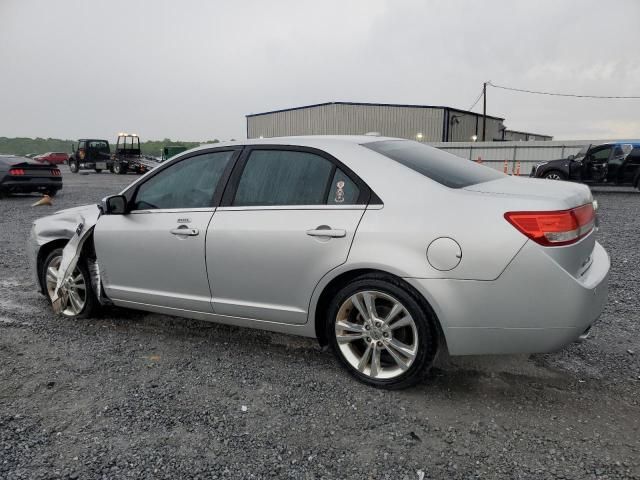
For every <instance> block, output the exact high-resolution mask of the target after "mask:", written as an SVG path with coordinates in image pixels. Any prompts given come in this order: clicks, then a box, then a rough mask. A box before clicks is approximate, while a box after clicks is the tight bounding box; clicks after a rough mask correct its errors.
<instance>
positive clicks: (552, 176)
mask: <svg viewBox="0 0 640 480" xmlns="http://www.w3.org/2000/svg"><path fill="white" fill-rule="evenodd" d="M544 178H546V179H547V180H562V178H560V175H558V174H557V173H550V174H548V175H546V176H545V177H544Z"/></svg>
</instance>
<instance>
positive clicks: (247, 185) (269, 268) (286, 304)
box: [206, 147, 368, 324]
mask: <svg viewBox="0 0 640 480" xmlns="http://www.w3.org/2000/svg"><path fill="white" fill-rule="evenodd" d="M243 157H244V158H243V159H242V160H241V161H240V164H239V166H238V167H237V172H234V176H233V180H232V182H230V184H231V185H230V187H228V188H231V190H230V192H225V200H224V203H223V206H221V207H219V208H218V210H217V211H216V213H215V215H214V217H213V219H212V222H211V225H210V226H209V231H208V233H207V247H206V251H207V270H208V272H209V280H210V284H211V289H212V292H213V300H212V301H213V309H214V311H215V313H216V314H221V315H228V316H234V317H243V318H251V319H259V320H265V321H271V322H281V323H291V324H302V323H306V321H307V312H308V309H309V302H310V300H311V294H312V292H313V290H314V288H315V286H316V285H317V284H318V282H319V281H320V280H321V279H322V277H323V276H324V275H325V274H327V272H329V271H330V270H332V269H334V268H336V267H337V266H339V265H341V264H342V263H344V262H345V261H346V260H347V255H348V253H349V248H350V246H351V242H352V240H353V237H354V234H355V232H356V228H357V226H358V223H359V222H360V219H361V218H362V215H363V213H364V210H365V208H366V201H367V200H368V189H367V187H366V185H364V184H363V183H362V182H361V181H360V180H359V179H357V177H355V176H354V175H353V174H351V173H350V174H347V173H345V171H346V169H345V168H344V167H341V166H340V165H339V164H338V162H337V161H335V159H332V158H331V157H329V156H328V155H323V152H318V151H309V150H302V149H297V150H296V149H294V148H288V149H284V148H282V147H281V148H280V149H278V148H265V147H255V148H254V149H252V150H248V151H247V152H245V155H243Z"/></svg>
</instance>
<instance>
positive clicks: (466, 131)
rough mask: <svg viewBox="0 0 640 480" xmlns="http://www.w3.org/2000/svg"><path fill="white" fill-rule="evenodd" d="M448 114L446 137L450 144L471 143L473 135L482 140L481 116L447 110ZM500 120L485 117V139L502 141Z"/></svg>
mask: <svg viewBox="0 0 640 480" xmlns="http://www.w3.org/2000/svg"><path fill="white" fill-rule="evenodd" d="M448 112H449V119H448V123H449V127H448V128H449V130H448V134H447V133H445V137H447V136H448V141H450V142H468V141H471V137H472V136H473V135H477V136H478V138H480V139H481V138H482V115H474V114H472V113H468V112H462V111H458V110H451V109H449V110H448ZM502 129H503V124H502V120H500V119H498V118H493V117H487V131H486V139H487V141H491V140H502Z"/></svg>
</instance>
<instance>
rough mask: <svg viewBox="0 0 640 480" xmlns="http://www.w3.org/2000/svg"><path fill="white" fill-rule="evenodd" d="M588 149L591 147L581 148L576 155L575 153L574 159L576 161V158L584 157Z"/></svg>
mask: <svg viewBox="0 0 640 480" xmlns="http://www.w3.org/2000/svg"><path fill="white" fill-rule="evenodd" d="M590 148H591V145H585V146H584V147H582V148H581V149H580V151H579V152H578V153H576V156H575V157H574V158H575V159H578V158H581V157H584V156H585V155H586V154H587V152H588V151H589V149H590Z"/></svg>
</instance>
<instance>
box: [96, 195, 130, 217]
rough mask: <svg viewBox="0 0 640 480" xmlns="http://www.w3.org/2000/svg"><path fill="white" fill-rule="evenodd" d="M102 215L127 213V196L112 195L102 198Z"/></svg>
mask: <svg viewBox="0 0 640 480" xmlns="http://www.w3.org/2000/svg"><path fill="white" fill-rule="evenodd" d="M101 210H102V214H103V215H124V214H125V213H127V198H126V197H125V196H124V195H112V196H110V197H105V198H103V199H102V205H101Z"/></svg>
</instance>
